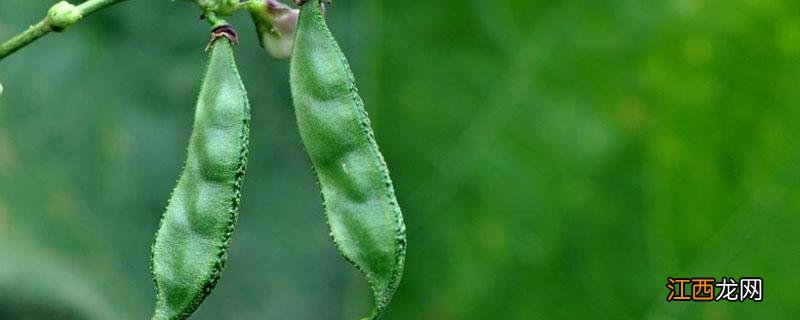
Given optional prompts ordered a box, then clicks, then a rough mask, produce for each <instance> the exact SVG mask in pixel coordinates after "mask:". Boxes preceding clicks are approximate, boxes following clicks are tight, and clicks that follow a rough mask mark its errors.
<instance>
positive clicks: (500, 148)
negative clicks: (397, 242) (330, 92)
mask: <svg viewBox="0 0 800 320" xmlns="http://www.w3.org/2000/svg"><path fill="white" fill-rule="evenodd" d="M52 3H53V2H50V3H48V2H47V1H30V0H3V1H0V38H3V39H6V38H8V37H10V36H11V35H13V34H15V33H17V32H19V31H21V30H24V29H25V28H26V27H27V26H28V25H29V24H30V23H31V22H33V21H37V20H38V19H41V18H42V13H43V12H45V11H46V10H47V9H48V8H49V6H50V5H51V4H52ZM287 3H288V2H287ZM188 6H189V4H187V3H184V2H179V1H176V2H169V1H141V0H131V1H128V2H126V3H124V4H121V5H119V6H116V7H114V8H111V9H109V10H108V11H104V12H103V13H101V14H97V15H94V16H92V17H91V19H85V20H83V21H82V22H81V23H79V24H77V25H75V26H73V27H72V28H71V29H70V31H69V33H67V34H58V35H51V36H48V37H47V38H45V39H43V40H41V41H38V42H36V43H34V44H33V45H31V46H30V47H27V48H26V49H25V51H24V52H20V53H18V54H15V55H14V56H11V57H9V58H8V59H6V60H3V61H2V62H0V81H2V83H3V85H4V86H5V89H6V90H5V93H4V94H3V95H2V96H0V288H1V289H0V301H1V302H0V310H2V311H0V318H3V319H4V318H5V317H4V315H6V314H14V315H29V316H28V318H30V319H53V318H55V316H48V315H45V316H39V317H37V313H36V312H37V310H43V311H41V312H42V313H44V312H49V313H50V314H56V315H63V317H62V319H102V320H107V319H122V320H128V319H131V320H133V319H142V318H145V317H147V315H148V313H149V312H151V310H152V305H153V302H152V296H153V288H152V285H151V283H150V282H149V280H148V279H149V275H148V272H147V265H148V259H149V250H148V246H149V244H150V243H151V242H152V236H153V232H155V229H156V226H157V224H158V220H159V218H160V214H161V210H162V209H163V206H164V203H166V201H167V198H168V195H169V191H170V189H171V188H172V187H173V186H174V184H175V173H176V172H178V171H179V170H180V168H181V163H182V162H183V160H184V158H185V156H186V155H185V151H184V150H185V146H186V141H187V138H188V137H187V135H188V133H189V132H190V130H191V125H192V118H191V116H192V113H191V108H190V106H192V105H193V101H192V100H193V99H194V98H193V97H195V95H196V91H197V83H198V81H199V80H200V79H199V77H200V73H199V72H198V66H199V65H202V64H203V61H204V58H205V56H204V55H203V52H202V48H203V47H204V46H205V45H206V43H207V41H208V37H207V26H206V25H205V24H203V23H201V22H197V21H196V18H197V15H198V12H196V11H193V10H190V9H187V7H188ZM328 10H329V11H328V19H329V21H328V23H329V24H330V25H331V29H333V30H335V31H336V35H337V39H338V40H339V42H340V44H341V46H342V50H343V51H344V52H345V53H347V55H348V57H349V58H350V62H351V64H352V68H353V71H354V74H355V77H356V80H357V81H358V83H359V93H360V95H361V97H362V98H363V99H364V101H365V102H366V105H367V106H368V107H369V111H370V118H371V120H372V126H373V128H374V130H375V134H376V136H377V138H378V141H380V142H381V151H382V152H383V154H384V155H385V156H386V159H387V160H389V163H390V164H391V169H392V180H393V182H394V183H395V185H396V186H397V190H396V191H397V198H398V200H399V201H400V203H402V204H403V212H404V216H405V222H406V224H407V227H408V233H409V234H410V235H411V237H410V238H409V241H410V245H411V246H412V248H413V249H414V250H411V251H409V252H408V256H407V261H406V262H407V263H406V266H405V270H404V275H403V282H402V285H401V286H400V287H399V289H398V291H397V292H396V294H395V297H394V298H393V300H392V305H391V307H390V308H388V309H387V311H386V314H385V315H384V319H387V320H390V319H396V320H405V319H420V320H450V319H453V320H455V319H457V320H465V319H475V320H482V319H496V318H498V317H500V316H502V317H503V318H504V319H511V320H522V319H524V320H528V319H595V318H600V319H793V318H794V315H795V314H798V313H800V305H798V304H797V301H796V299H795V297H794V296H793V294H792V292H793V290H794V289H795V288H796V287H797V280H795V279H797V276H796V270H798V269H800V256H799V255H797V254H795V251H796V250H795V248H796V244H797V243H800V215H798V214H797V212H800V201H799V200H798V199H800V187H798V183H797V182H798V179H800V178H798V177H800V171H799V170H798V169H800V168H798V166H797V160H798V159H800V148H799V147H798V144H797V141H800V131H798V130H797V127H798V123H800V109H798V108H797V106H798V105H800V90H797V86H798V80H797V79H800V67H799V66H800V24H799V23H798V21H800V3H798V2H797V1H781V0H778V1H745V0H734V1H717V0H713V1H709V0H698V1H688V0H685V1H677V0H676V1H631V0H610V1H602V2H599V1H594V2H593V1H539V0H524V1H523V0H500V1H494V2H487V1H478V0H468V1H459V2H457V3H456V2H449V1H414V2H409V1H388V0H384V1H381V0H375V1H348V0H338V1H335V2H334V4H333V5H331V6H329V7H328ZM249 19H250V18H249V17H247V16H246V15H234V16H232V17H231V19H230V22H231V23H232V24H233V25H234V26H237V28H238V30H239V31H240V34H241V39H240V40H241V45H240V46H239V47H237V58H238V59H239V62H240V63H239V65H240V67H242V68H241V69H240V72H241V74H242V78H243V80H244V81H245V83H246V84H247V86H248V88H249V89H250V90H249V96H250V98H251V99H250V100H251V102H252V103H253V110H252V112H253V119H252V121H253V123H252V130H253V131H252V137H251V138H252V145H253V146H254V147H253V148H251V149H252V150H251V155H250V157H249V159H248V160H249V161H248V163H249V164H248V173H247V175H248V180H247V182H246V183H245V188H243V195H242V199H243V200H242V207H241V211H242V212H243V214H242V215H241V217H240V219H241V220H240V223H239V224H238V225H237V229H236V234H235V235H234V238H235V239H234V242H235V245H233V246H232V247H231V248H230V251H229V255H230V263H229V265H228V266H227V267H226V271H225V275H224V279H223V280H222V281H221V282H220V283H219V285H218V286H217V287H216V288H215V290H214V294H213V295H211V296H209V297H208V298H207V299H206V301H205V302H204V303H203V305H202V306H201V307H200V308H199V309H198V310H197V312H196V313H195V314H194V315H193V316H192V319H197V320H203V319H269V320H296V319H308V320H333V319H354V318H356V317H357V316H359V315H362V314H363V313H364V312H367V311H368V309H369V308H370V306H368V305H365V303H364V301H365V299H366V298H368V294H369V288H366V287H363V282H364V281H363V279H362V278H361V276H360V275H359V274H358V273H357V272H356V271H351V270H350V269H352V268H351V266H350V265H348V264H347V263H346V262H344V261H341V260H342V259H341V258H340V257H339V255H338V254H337V252H336V249H335V248H334V247H333V246H332V245H331V244H330V239H329V237H328V236H327V235H326V226H325V223H324V220H323V219H321V218H320V212H321V211H322V208H321V206H320V201H319V192H318V188H317V187H316V186H315V185H314V177H313V175H312V174H311V172H310V171H309V170H308V159H307V156H306V154H305V153H304V151H303V149H302V147H301V146H302V144H301V141H300V138H299V136H298V135H297V134H296V132H297V127H296V124H295V121H294V114H293V110H292V107H291V97H290V89H289V86H288V83H287V82H286V78H287V77H288V65H286V63H285V62H275V61H272V60H271V59H265V57H264V51H263V49H261V48H260V47H259V45H258V40H257V39H256V37H255V36H254V35H253V33H252V32H248V31H247V29H246V28H248V27H249V26H250V24H251V22H250V21H249ZM409 39H411V40H413V41H411V40H409ZM255 146H258V148H255ZM23 244H24V245H23ZM253 275H257V276H253ZM669 275H672V276H692V275H703V276H722V275H728V276H762V277H764V280H765V282H766V283H765V296H764V301H763V302H761V303H758V304H755V303H735V304H734V303H689V304H666V303H665V302H664V298H665V297H666V288H664V284H665V281H666V277H667V276H669ZM76 284H80V285H79V286H77V285H76ZM64 288H71V289H74V290H65V289H64ZM54 296H58V297H60V298H51V297H54ZM23 297H24V298H23ZM17 301H20V302H17ZM366 301H368V300H366ZM43 304H46V305H44V306H43ZM65 306H70V307H65ZM51 311H52V312H51ZM12 319H13V318H12Z"/></svg>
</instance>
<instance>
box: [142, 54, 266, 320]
mask: <svg viewBox="0 0 800 320" xmlns="http://www.w3.org/2000/svg"><path fill="white" fill-rule="evenodd" d="M212 41H213V43H212V45H211V49H210V51H211V53H210V55H209V61H208V67H207V70H206V74H205V78H204V79H203V84H202V86H201V89H200V95H199V98H198V101H197V110H196V111H195V121H194V130H193V131H192V137H191V139H190V141H189V150H188V157H187V159H186V163H185V166H184V168H183V173H182V174H181V177H180V179H179V180H178V185H177V187H175V190H174V191H173V192H172V197H171V198H170V201H169V205H168V206H167V211H166V212H165V213H164V217H163V218H162V220H161V224H160V227H159V229H158V233H157V234H156V240H155V243H154V244H153V249H152V250H153V253H152V255H153V256H152V272H153V278H154V281H155V284H156V291H157V299H156V310H155V315H154V316H153V319H154V320H182V319H186V318H188V317H189V316H190V315H191V314H192V313H193V312H194V311H195V309H197V307H198V306H199V305H200V303H201V302H202V301H203V300H204V299H205V298H206V296H208V294H210V293H211V290H212V289H213V288H214V286H215V285H216V284H217V281H218V280H219V278H220V275H221V273H222V270H223V269H224V267H225V263H226V261H227V258H228V256H227V249H228V245H229V244H230V240H231V234H232V233H233V228H234V224H235V223H236V220H237V217H238V214H239V212H238V210H239V203H240V197H241V191H240V190H241V187H242V180H243V178H244V170H245V166H246V163H247V150H248V149H247V146H248V143H249V130H250V129H249V124H250V106H249V103H248V101H247V92H245V89H244V85H243V84H242V80H241V79H240V78H239V72H238V70H237V69H236V62H235V60H234V56H233V48H232V45H231V43H230V41H228V39H224V40H219V39H215V40H212Z"/></svg>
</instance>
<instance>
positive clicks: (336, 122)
mask: <svg viewBox="0 0 800 320" xmlns="http://www.w3.org/2000/svg"><path fill="white" fill-rule="evenodd" d="M322 10H323V9H322V4H321V3H320V2H319V1H317V0H314V1H310V2H308V3H306V4H304V5H303V6H302V7H301V9H300V18H299V22H298V26H297V34H296V37H295V44H294V51H293V53H292V60H291V70H290V78H291V90H292V98H293V100H294V106H295V115H296V117H297V124H298V127H299V129H300V135H301V137H302V140H303V143H304V145H305V149H306V152H307V153H308V155H309V158H310V160H311V163H312V166H313V168H314V172H315V174H316V177H317V181H318V182H319V186H320V188H321V190H322V199H323V204H324V207H325V213H326V217H327V222H328V226H329V227H330V230H331V236H332V237H333V241H334V244H335V245H336V248H337V249H338V250H339V252H340V253H341V254H342V255H343V256H344V257H345V258H346V259H347V260H348V261H350V262H351V263H352V264H354V265H355V266H356V267H357V268H358V269H359V270H360V271H361V272H362V273H363V274H364V276H365V277H366V279H367V281H368V282H369V285H370V287H371V288H372V291H373V297H374V300H375V309H374V311H373V313H372V316H371V318H372V319H379V318H380V317H381V315H382V314H383V312H384V310H385V308H386V306H387V304H388V303H389V301H390V300H391V298H392V295H393V294H394V292H395V290H396V289H397V286H398V284H399V282H400V278H401V276H402V273H403V264H404V260H405V251H406V237H405V225H404V224H403V216H402V213H401V212H400V207H399V206H398V204H397V200H396V198H395V194H394V189H393V187H392V181H391V179H390V178H389V170H388V169H387V167H386V163H385V162H384V159H383V156H382V155H381V153H380V151H379V150H378V145H377V143H376V142H375V137H374V135H373V132H372V129H371V127H370V121H369V119H368V117H367V113H366V111H365V110H364V105H363V102H362V101H361V98H360V97H359V95H358V92H357V89H356V86H355V81H354V78H353V75H352V72H351V71H350V67H349V66H348V64H347V59H346V58H345V56H344V54H343V53H342V51H341V49H340V48H339V46H338V44H337V43H336V41H335V39H334V38H333V35H332V34H331V32H330V30H329V29H328V27H327V25H326V23H325V17H324V16H323V12H322Z"/></svg>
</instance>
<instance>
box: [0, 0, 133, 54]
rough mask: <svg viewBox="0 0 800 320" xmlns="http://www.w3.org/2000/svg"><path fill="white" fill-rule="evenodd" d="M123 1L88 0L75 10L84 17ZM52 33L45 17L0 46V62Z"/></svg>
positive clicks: (52, 29)
mask: <svg viewBox="0 0 800 320" xmlns="http://www.w3.org/2000/svg"><path fill="white" fill-rule="evenodd" d="M123 1H126V0H88V1H86V2H84V3H81V4H80V5H78V6H77V8H78V10H79V11H80V13H81V17H86V16H88V15H90V14H92V13H94V12H96V11H99V10H101V9H104V8H106V7H108V6H111V5H115V4H117V3H120V2H123ZM52 31H58V30H56V29H55V28H53V26H52V25H51V24H50V21H49V19H48V18H47V17H45V18H44V19H42V20H41V21H39V22H38V23H36V24H34V25H32V26H30V27H29V28H28V30H25V31H24V32H22V33H20V34H18V35H16V36H14V37H13V38H11V39H9V40H8V41H6V42H4V43H3V44H0V60H3V59H5V58H6V57H8V56H9V55H11V54H12V53H14V52H16V51H17V50H19V49H22V48H24V47H25V46H27V45H29V44H31V43H33V42H34V41H36V40H38V39H39V38H41V37H43V36H45V35H47V34H48V33H50V32H52ZM61 31H63V30H61Z"/></svg>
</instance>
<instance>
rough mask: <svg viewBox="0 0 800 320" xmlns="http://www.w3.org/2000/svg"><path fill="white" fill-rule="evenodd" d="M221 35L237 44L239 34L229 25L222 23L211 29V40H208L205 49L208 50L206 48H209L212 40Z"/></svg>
mask: <svg viewBox="0 0 800 320" xmlns="http://www.w3.org/2000/svg"><path fill="white" fill-rule="evenodd" d="M222 37H225V38H228V40H229V41H230V42H231V44H234V45H238V44H239V35H238V34H237V33H236V30H235V29H233V27H231V25H229V24H224V25H221V26H218V27H216V28H214V29H213V30H211V40H209V41H208V45H206V49H205V51H208V49H209V48H211V44H213V43H214V41H216V40H217V39H219V38H222Z"/></svg>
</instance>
